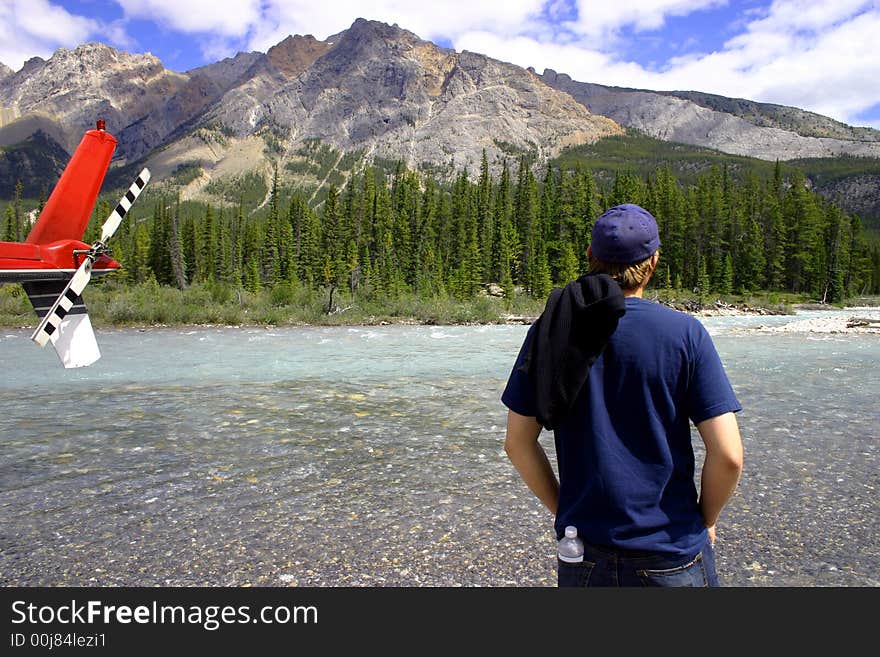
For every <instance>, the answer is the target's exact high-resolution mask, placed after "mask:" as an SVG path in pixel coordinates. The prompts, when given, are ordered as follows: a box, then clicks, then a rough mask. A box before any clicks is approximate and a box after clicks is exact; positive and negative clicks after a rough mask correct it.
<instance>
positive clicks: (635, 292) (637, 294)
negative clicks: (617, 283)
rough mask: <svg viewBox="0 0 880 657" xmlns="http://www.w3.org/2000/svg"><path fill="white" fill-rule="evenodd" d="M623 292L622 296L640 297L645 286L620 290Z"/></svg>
mask: <svg viewBox="0 0 880 657" xmlns="http://www.w3.org/2000/svg"><path fill="white" fill-rule="evenodd" d="M621 291H622V292H623V296H624V297H638V298H639V299H641V298H642V294H644V292H645V288H643V287H637V288H636V289H635V290H621Z"/></svg>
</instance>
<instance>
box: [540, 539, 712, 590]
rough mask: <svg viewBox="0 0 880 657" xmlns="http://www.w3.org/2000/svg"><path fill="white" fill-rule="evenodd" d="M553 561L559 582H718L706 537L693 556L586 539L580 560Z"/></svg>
mask: <svg viewBox="0 0 880 657" xmlns="http://www.w3.org/2000/svg"><path fill="white" fill-rule="evenodd" d="M556 561H557V572H558V576H559V586H718V575H717V573H716V571H715V553H714V549H713V548H712V546H711V545H709V541H706V545H705V547H703V549H702V550H701V551H700V552H699V553H698V554H697V555H696V556H695V557H687V558H684V559H682V558H681V557H671V556H668V555H662V554H657V553H652V552H615V551H614V550H612V549H610V548H604V547H598V546H596V545H591V544H589V543H587V544H585V545H584V560H583V561H582V562H581V563H566V562H564V561H560V560H559V559H558V558H557V560H556Z"/></svg>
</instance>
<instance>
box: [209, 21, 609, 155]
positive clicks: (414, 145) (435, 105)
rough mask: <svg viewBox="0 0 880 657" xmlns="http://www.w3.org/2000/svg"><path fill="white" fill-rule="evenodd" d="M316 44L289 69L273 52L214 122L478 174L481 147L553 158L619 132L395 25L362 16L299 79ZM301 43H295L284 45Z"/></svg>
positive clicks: (518, 76)
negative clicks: (572, 146)
mask: <svg viewBox="0 0 880 657" xmlns="http://www.w3.org/2000/svg"><path fill="white" fill-rule="evenodd" d="M301 39H302V38H301ZM317 43H318V42H306V41H301V42H300V44H299V46H300V48H299V52H298V53H297V54H296V55H294V56H290V55H289V54H288V56H287V57H286V58H285V63H283V64H279V63H278V61H279V57H278V56H274V57H273V55H275V53H273V52H271V51H270V53H269V59H270V62H272V63H273V64H274V65H273V66H270V67H267V68H266V69H265V70H264V71H261V72H260V73H259V74H257V75H254V76H253V77H251V78H250V79H249V80H247V81H246V82H244V83H243V84H242V85H240V86H238V87H236V88H234V89H231V90H230V91H229V92H227V93H226V94H225V95H224V97H223V98H222V100H221V102H220V103H218V104H217V106H216V107H215V108H214V109H213V110H212V111H211V112H209V114H208V115H207V117H206V123H207V124H211V125H220V126H222V128H223V130H224V131H225V132H231V133H232V134H234V135H235V136H237V137H239V138H244V137H246V136H248V135H251V134H254V133H255V132H258V131H260V130H261V129H262V130H268V131H271V132H272V134H274V135H276V136H277V137H279V138H280V139H281V140H282V141H283V142H284V144H285V146H287V147H288V148H291V149H293V148H295V147H296V145H297V144H300V143H302V142H303V141H304V140H307V139H319V140H321V141H322V142H324V143H326V144H328V145H330V146H332V147H333V148H335V149H337V150H340V151H352V150H360V151H364V152H365V153H367V154H369V156H379V157H383V158H390V159H402V160H403V161H404V162H406V163H407V164H408V165H409V166H411V167H415V166H418V165H420V164H424V163H429V164H432V165H435V166H446V165H449V164H450V163H453V162H454V164H455V165H456V166H462V165H467V166H469V167H471V168H475V166H476V165H478V163H479V161H480V158H481V155H482V151H483V149H485V150H486V152H487V154H488V156H489V159H490V160H493V159H495V158H497V157H499V156H501V155H502V154H503V153H504V152H505V151H512V150H513V151H515V150H521V151H523V152H526V151H537V152H538V154H539V156H540V157H547V156H550V155H554V154H555V153H557V152H558V151H559V150H560V149H561V148H562V147H563V146H565V145H568V144H573V143H584V142H590V141H595V140H596V139H598V138H600V137H603V136H607V135H612V134H619V133H620V132H622V130H621V128H620V126H618V125H617V124H615V123H614V122H613V121H611V120H609V119H607V118H605V117H599V116H595V115H593V114H591V113H590V112H588V111H587V110H586V109H585V108H584V107H583V106H581V105H579V104H578V103H576V102H574V101H573V99H572V98H570V97H569V96H568V95H566V94H561V93H559V92H556V91H554V90H552V89H550V88H548V87H547V86H546V85H544V84H542V83H541V81H540V80H538V79H537V77H536V76H534V75H532V74H531V73H529V72H527V71H525V70H523V69H521V68H519V67H516V66H513V65H510V64H504V63H502V62H498V61H495V60H492V59H490V58H488V57H484V56H483V55H478V54H475V53H469V52H463V53H456V52H455V51H452V50H447V49H443V48H439V47H437V46H435V45H434V44H432V43H429V42H426V41H422V40H421V39H419V38H418V37H417V36H415V35H414V34H412V33H410V32H407V31H405V30H401V29H400V28H398V27H396V26H395V27H392V26H388V25H385V24H383V23H376V22H372V21H365V20H362V19H359V20H357V21H356V22H355V23H354V24H353V25H352V26H351V28H350V29H348V30H347V31H345V32H344V33H342V34H341V35H339V36H338V37H337V38H336V39H335V42H334V43H333V45H332V46H326V47H325V48H323V50H324V54H322V55H320V56H318V57H317V58H316V59H315V60H314V61H312V62H310V63H309V65H308V66H307V67H305V68H304V70H303V71H302V72H301V73H297V71H298V70H299V69H300V68H303V66H304V64H305V63H306V61H304V60H303V59H302V57H303V56H304V55H310V54H315V53H317V52H319V51H320V50H321V48H319V47H317V46H316V44H317ZM295 45H297V44H296V43H295V39H294V40H291V39H287V40H285V41H284V42H282V43H281V44H279V46H277V48H278V49H279V50H281V49H282V47H283V49H284V51H285V52H286V53H290V51H291V50H292V49H293V47H294V46H295ZM287 62H297V63H298V65H291V64H288V63H287ZM279 72H280V73H281V74H282V75H280V76H279V75H278V73H279ZM294 74H296V75H295V76H294Z"/></svg>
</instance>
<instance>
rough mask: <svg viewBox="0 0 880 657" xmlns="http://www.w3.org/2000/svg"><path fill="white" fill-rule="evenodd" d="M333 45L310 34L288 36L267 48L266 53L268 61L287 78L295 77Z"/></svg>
mask: <svg viewBox="0 0 880 657" xmlns="http://www.w3.org/2000/svg"><path fill="white" fill-rule="evenodd" d="M332 47H333V46H332V45H331V44H330V43H327V42H326V41H318V40H317V39H316V38H315V37H314V36H312V35H311V34H307V35H305V36H301V35H299V34H297V35H295V36H288V37H287V38H285V39H284V40H283V41H281V42H280V43H278V44H276V45H274V46H272V47H271V48H269V50H268V52H267V53H266V55H267V56H268V58H269V62H270V63H271V64H272V65H273V66H274V67H275V68H276V69H278V70H279V71H281V73H283V74H284V75H285V76H286V77H287V78H290V79H292V78H295V77H297V76H298V75H300V74H301V73H302V72H303V71H305V70H306V69H308V68H309V67H310V66H311V65H312V64H314V63H315V60H316V59H318V57H320V56H322V55H324V54H326V53H327V52H328V51H329V50H330V49H331V48H332Z"/></svg>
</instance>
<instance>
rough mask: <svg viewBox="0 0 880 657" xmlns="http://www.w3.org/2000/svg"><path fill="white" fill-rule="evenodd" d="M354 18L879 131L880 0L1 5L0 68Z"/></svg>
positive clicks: (593, 73) (567, 68)
mask: <svg viewBox="0 0 880 657" xmlns="http://www.w3.org/2000/svg"><path fill="white" fill-rule="evenodd" d="M356 18H367V19H370V20H378V21H382V22H385V23H389V24H393V23H397V24H398V25H399V26H400V27H402V28H404V29H407V30H409V31H411V32H414V33H415V34H417V35H418V36H419V37H421V38H422V39H426V40H429V41H433V42H434V43H436V44H438V45H441V46H444V47H447V48H455V49H456V50H458V51H461V50H470V51H473V52H479V53H482V54H485V55H488V56H490V57H494V58H496V59H500V60H502V61H506V62H512V63H514V64H517V65H520V66H523V67H528V66H531V67H533V68H534V69H535V70H536V71H537V72H538V73H541V72H543V71H544V69H546V68H550V69H553V70H555V71H557V72H558V73H567V74H568V75H570V76H571V77H572V78H574V79H575V80H578V81H581V82H595V83H599V84H605V85H611V86H621V87H633V88H639V89H651V90H695V91H702V92H708V93H715V94H720V95H723V96H729V97H734V98H747V99H750V100H756V101H761V102H768V103H778V104H782V105H791V106H794V107H799V108H802V109H807V110H810V111H813V112H818V113H819V114H824V115H826V116H830V117H832V118H835V119H837V120H839V121H843V122H844V123H847V124H850V125H855V126H870V127H874V128H878V129H880V47H878V43H877V42H878V40H880V0H491V1H490V0H431V1H430V2H414V1H413V0H373V1H364V0H359V1H357V2H356V1H354V0H324V1H323V2H321V1H318V2H316V1H315V0H0V62H2V63H4V64H6V65H7V66H9V67H10V68H12V69H13V70H18V69H19V68H21V66H22V65H23V64H24V62H25V61H26V60H27V59H29V58H31V57H34V56H39V57H42V58H44V59H48V58H49V57H50V56H51V55H52V53H53V52H54V51H55V50H57V49H58V48H67V49H72V48H75V47H76V46H78V45H80V44H82V43H85V42H87V41H100V42H103V43H106V44H108V45H111V46H113V47H115V48H118V49H120V50H125V51H127V52H131V53H144V52H150V53H152V54H153V55H155V56H156V57H158V58H159V59H160V60H161V61H162V63H163V64H164V65H165V66H166V67H167V68H169V69H172V70H175V71H187V70H189V69H192V68H195V67H197V66H202V65H204V64H208V63H212V62H215V61H218V60H220V59H223V58H224V57H231V56H233V55H235V54H236V53H237V52H239V51H244V52H248V51H254V50H257V51H261V52H266V50H268V49H269V48H270V47H271V46H273V45H275V44H276V43H278V42H279V41H281V40H282V39H284V38H285V37H286V36H288V35H290V34H303V35H305V34H311V35H313V36H314V37H315V38H317V39H320V40H324V39H326V38H327V37H328V36H331V35H333V34H337V33H338V32H341V31H342V30H345V29H347V28H348V27H349V26H350V25H351V24H352V23H353V22H354V20H355V19H356Z"/></svg>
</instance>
